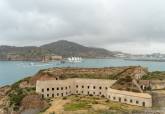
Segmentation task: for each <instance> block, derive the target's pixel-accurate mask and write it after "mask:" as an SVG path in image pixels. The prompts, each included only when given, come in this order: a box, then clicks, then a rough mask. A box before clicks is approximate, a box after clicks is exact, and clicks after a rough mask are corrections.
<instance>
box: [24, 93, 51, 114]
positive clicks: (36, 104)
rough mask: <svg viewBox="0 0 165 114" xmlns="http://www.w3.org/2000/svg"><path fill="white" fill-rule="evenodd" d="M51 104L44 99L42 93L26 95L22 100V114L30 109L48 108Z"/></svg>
mask: <svg viewBox="0 0 165 114" xmlns="http://www.w3.org/2000/svg"><path fill="white" fill-rule="evenodd" d="M48 106H49V104H48V103H47V102H46V101H44V100H43V99H42V98H41V96H40V95H37V94H31V95H27V96H25V97H24V98H23V99H22V101H21V114H23V113H26V112H28V111H35V112H36V111H38V112H39V111H41V110H44V109H45V108H47V107H48Z"/></svg>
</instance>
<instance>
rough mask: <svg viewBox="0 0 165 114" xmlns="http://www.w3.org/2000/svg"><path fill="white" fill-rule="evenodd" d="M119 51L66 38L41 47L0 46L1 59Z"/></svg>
mask: <svg viewBox="0 0 165 114" xmlns="http://www.w3.org/2000/svg"><path fill="white" fill-rule="evenodd" d="M119 53H120V52H112V51H108V50H106V49H102V48H91V47H86V46H83V45H80V44H77V43H73V42H69V41H65V40H60V41H57V42H54V43H50V44H45V45H42V46H40V47H35V46H26V47H15V46H0V60H10V59H8V57H9V56H11V57H14V58H17V59H16V60H41V59H42V56H44V55H49V54H56V55H61V56H63V57H69V56H81V57H87V58H96V57H115V55H116V54H119Z"/></svg>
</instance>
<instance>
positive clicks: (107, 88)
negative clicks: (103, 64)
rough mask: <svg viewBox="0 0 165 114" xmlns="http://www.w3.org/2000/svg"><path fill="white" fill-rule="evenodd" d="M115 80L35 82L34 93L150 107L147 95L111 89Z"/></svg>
mask: <svg viewBox="0 0 165 114" xmlns="http://www.w3.org/2000/svg"><path fill="white" fill-rule="evenodd" d="M115 82H116V80H105V79H80V78H72V79H66V80H47V81H39V80H38V81H37V83H36V92H37V93H39V94H41V95H42V97H45V98H47V97H61V96H69V95H72V94H81V95H90V96H100V97H105V98H107V99H109V100H112V101H118V102H121V103H126V104H130V105H137V106H144V107H151V106H152V97H151V95H149V94H147V93H135V92H128V91H121V90H115V89H111V86H112V85H113V84H114V83H115Z"/></svg>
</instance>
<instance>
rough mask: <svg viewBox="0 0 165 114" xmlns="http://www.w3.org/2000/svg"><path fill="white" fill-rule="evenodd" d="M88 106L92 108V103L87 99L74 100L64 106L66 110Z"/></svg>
mask: <svg viewBox="0 0 165 114" xmlns="http://www.w3.org/2000/svg"><path fill="white" fill-rule="evenodd" d="M88 108H91V105H89V104H88V102H85V101H78V102H73V103H70V104H67V105H65V106H64V110H66V111H75V110H82V109H88Z"/></svg>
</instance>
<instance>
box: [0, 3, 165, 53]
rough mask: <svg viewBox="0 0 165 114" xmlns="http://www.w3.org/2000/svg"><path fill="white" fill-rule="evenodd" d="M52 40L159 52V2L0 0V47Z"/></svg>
mask: <svg viewBox="0 0 165 114" xmlns="http://www.w3.org/2000/svg"><path fill="white" fill-rule="evenodd" d="M57 40H69V41H74V42H77V43H80V44H83V45H86V46H93V47H102V48H106V49H108V50H115V51H116V50H118V51H123V52H128V53H138V54H139V53H153V52H161V53H165V0H0V45H15V46H28V45H36V46H39V45H42V44H45V43H50V42H54V41H57Z"/></svg>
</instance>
